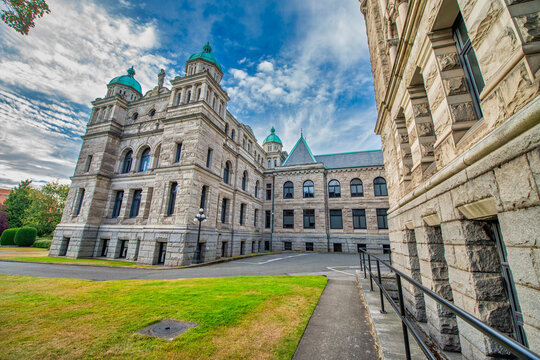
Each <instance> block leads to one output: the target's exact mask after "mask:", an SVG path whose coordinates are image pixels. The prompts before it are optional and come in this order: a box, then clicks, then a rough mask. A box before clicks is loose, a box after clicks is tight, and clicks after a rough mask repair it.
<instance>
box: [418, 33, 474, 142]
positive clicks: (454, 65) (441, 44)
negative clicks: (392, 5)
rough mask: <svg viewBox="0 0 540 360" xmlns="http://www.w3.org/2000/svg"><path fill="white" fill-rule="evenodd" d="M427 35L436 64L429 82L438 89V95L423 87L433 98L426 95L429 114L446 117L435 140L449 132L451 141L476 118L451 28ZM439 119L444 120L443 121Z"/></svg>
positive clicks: (441, 139) (459, 137) (442, 139)
mask: <svg viewBox="0 0 540 360" xmlns="http://www.w3.org/2000/svg"><path fill="white" fill-rule="evenodd" d="M428 36H429V39H430V40H431V44H432V48H433V53H434V55H435V61H436V64H437V66H436V76H435V79H434V81H433V83H432V84H431V85H432V87H437V88H438V89H439V95H438V96H437V92H436V91H434V92H432V91H431V90H430V89H431V87H430V88H428V89H427V90H428V94H430V95H432V96H431V97H433V99H431V97H430V100H432V101H430V103H431V104H432V109H431V110H432V111H433V113H437V114H439V115H441V116H442V117H448V118H449V119H448V121H447V125H446V128H445V129H443V133H442V134H441V136H440V139H439V142H441V141H444V139H445V138H446V136H447V135H450V134H451V135H452V138H453V142H454V144H455V143H457V142H458V141H459V139H461V137H463V135H464V134H465V132H467V130H469V129H470V128H471V126H473V125H474V124H476V121H477V120H478V118H477V116H476V112H475V110H474V105H473V102H472V97H471V94H470V92H469V88H468V86H467V80H466V79H465V72H464V71H463V68H462V66H461V62H460V60H459V55H458V52H457V48H456V44H455V42H454V39H453V36H452V30H451V29H445V30H439V31H435V32H432V33H430V34H429V35H428ZM437 75H438V76H437ZM426 88H427V87H426ZM440 91H442V94H440ZM441 95H442V96H441ZM441 121H442V122H444V120H441ZM448 125H450V126H448ZM437 145H438V144H437Z"/></svg>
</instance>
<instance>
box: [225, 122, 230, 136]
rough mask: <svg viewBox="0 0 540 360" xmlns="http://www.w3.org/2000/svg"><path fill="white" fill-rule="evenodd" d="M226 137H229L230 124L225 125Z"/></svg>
mask: <svg viewBox="0 0 540 360" xmlns="http://www.w3.org/2000/svg"><path fill="white" fill-rule="evenodd" d="M225 135H229V124H225Z"/></svg>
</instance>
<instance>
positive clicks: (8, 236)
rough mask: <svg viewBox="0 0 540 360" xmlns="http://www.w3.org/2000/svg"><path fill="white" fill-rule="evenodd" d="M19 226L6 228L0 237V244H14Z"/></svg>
mask: <svg viewBox="0 0 540 360" xmlns="http://www.w3.org/2000/svg"><path fill="white" fill-rule="evenodd" d="M18 230H19V228H12V229H6V230H4V232H3V233H2V236H1V237H0V245H15V235H16V234H17V231H18Z"/></svg>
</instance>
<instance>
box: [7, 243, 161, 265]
mask: <svg viewBox="0 0 540 360" xmlns="http://www.w3.org/2000/svg"><path fill="white" fill-rule="evenodd" d="M48 255H49V250H47V249H40V248H34V247H17V246H10V247H1V248H0V260H17V261H28V262H42V263H53V264H83V265H106V266H130V267H143V268H153V267H155V266H150V265H137V263H135V262H133V261H120V260H106V259H69V258H59V257H49V256H48Z"/></svg>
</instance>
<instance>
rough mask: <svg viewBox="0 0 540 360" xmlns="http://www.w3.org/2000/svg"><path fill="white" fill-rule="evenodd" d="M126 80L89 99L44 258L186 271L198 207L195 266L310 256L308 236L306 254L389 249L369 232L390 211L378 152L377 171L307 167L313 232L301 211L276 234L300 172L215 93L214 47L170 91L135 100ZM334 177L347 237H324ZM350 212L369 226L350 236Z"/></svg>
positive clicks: (272, 140) (378, 234)
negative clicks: (287, 190) (354, 188)
mask: <svg viewBox="0 0 540 360" xmlns="http://www.w3.org/2000/svg"><path fill="white" fill-rule="evenodd" d="M134 75H135V71H134V70H133V69H130V70H129V71H128V75H123V76H120V77H117V78H114V79H113V80H112V81H111V82H110V83H109V84H108V91H107V94H106V97H105V98H98V99H96V100H95V101H94V102H93V103H92V104H93V105H94V108H93V111H92V115H91V117H90V121H89V122H88V126H87V131H86V134H85V135H84V136H83V145H82V148H81V152H80V155H79V159H78V162H77V166H76V169H75V174H74V176H73V177H72V178H71V180H72V184H71V188H70V191H69V195H68V198H67V201H66V207H65V210H64V214H63V217H62V221H61V223H60V224H59V225H58V227H57V228H56V231H55V235H54V239H53V243H52V246H51V249H50V255H51V256H67V257H72V258H83V257H107V258H125V259H127V260H136V261H137V262H138V263H141V264H164V265H165V266H179V265H187V264H191V263H192V262H193V256H194V253H195V249H196V244H197V238H198V223H197V222H196V221H194V216H195V215H196V214H197V213H198V211H199V208H204V210H205V214H206V217H207V220H206V221H205V222H203V223H202V227H201V233H200V239H199V243H200V250H201V257H202V261H211V260H215V259H219V258H221V257H228V256H233V255H239V254H249V253H255V252H260V251H267V250H283V249H286V248H287V249H288V248H290V249H293V250H306V247H305V243H306V242H308V240H307V239H308V238H309V239H311V240H310V241H309V242H313V243H315V244H314V246H313V250H314V251H328V243H329V241H335V242H339V243H342V244H343V245H342V247H341V248H337V247H336V248H335V251H343V252H356V251H357V248H356V244H357V243H365V244H369V243H375V244H378V245H381V244H383V243H384V244H386V246H388V231H387V230H386V229H381V230H379V229H378V228H377V226H374V225H373V224H374V222H375V223H376V221H377V216H376V212H375V211H376V210H375V208H381V209H384V210H386V209H387V208H388V199H387V196H382V197H378V198H377V199H373V197H372V191H373V190H372V182H373V179H374V178H375V177H377V176H379V177H382V176H383V169H384V167H383V161H382V152H380V151H377V152H376V153H377V154H378V156H379V158H378V160H377V161H376V164H375V165H376V166H372V165H373V164H371V163H369V164H368V163H366V164H360V163H359V164H357V165H358V166H356V167H353V168H347V169H341V170H340V169H338V168H335V167H334V168H332V169H330V168H331V167H332V166H330V167H327V166H325V165H324V163H322V162H317V163H316V164H311V165H308V167H312V168H313V169H314V170H312V169H311V168H310V169H308V170H307V171H308V172H311V171H315V173H316V175H314V176H313V178H312V180H313V181H314V182H315V196H314V198H313V199H310V200H312V201H311V202H310V203H309V205H310V206H313V208H314V209H316V214H317V215H316V216H317V221H316V225H315V229H309V231H308V230H306V231H303V230H302V227H301V226H300V224H301V219H302V218H301V217H300V216H299V215H298V214H297V216H295V226H294V229H291V231H288V230H289V229H287V231H284V229H282V225H281V224H282V223H281V222H282V217H281V216H275V217H274V216H270V221H271V224H270V226H268V227H267V226H266V223H265V222H266V211H267V210H270V211H271V210H272V209H275V211H276V213H277V212H279V213H280V214H282V208H287V209H288V208H289V205H290V204H292V203H293V201H291V202H285V203H283V204H282V198H280V196H281V193H280V190H279V189H281V182H282V181H284V180H283V179H285V178H287V179H289V180H291V181H294V182H295V186H297V187H298V186H301V185H299V184H298V181H301V180H300V179H301V178H303V177H305V176H306V175H305V174H306V170H305V169H304V168H305V165H302V164H300V165H297V166H295V167H291V166H289V167H287V169H285V168H283V166H282V165H283V162H284V161H285V159H286V158H287V155H288V154H287V153H286V152H284V151H282V144H281V140H279V137H277V135H275V134H274V129H272V134H271V136H269V137H267V139H266V140H265V142H264V143H263V146H261V145H259V144H258V143H257V139H256V138H255V136H254V134H253V132H252V130H251V128H250V127H249V126H248V125H246V124H242V123H240V122H239V121H237V120H236V119H235V117H234V116H233V115H231V114H230V113H229V112H228V111H227V103H228V101H229V97H228V95H227V93H226V92H225V91H224V90H223V89H222V88H221V86H220V81H221V78H222V76H223V74H222V72H221V67H220V65H219V63H217V61H216V60H215V58H214V57H213V55H212V54H211V48H210V46H209V45H208V44H207V45H206V46H205V47H204V51H203V52H202V53H198V54H194V55H193V56H192V57H191V58H190V59H189V60H188V61H187V63H186V76H184V77H176V78H175V79H173V80H171V82H170V83H171V88H170V89H168V88H166V87H164V86H163V84H164V76H165V74H164V72H163V71H162V72H160V74H159V75H158V85H157V86H156V87H155V88H154V89H152V90H150V91H148V92H147V93H146V94H144V95H143V94H142V93H141V90H140V89H141V88H140V85H139V84H138V83H137V82H136V80H135V79H134ZM327 157H328V156H327ZM329 159H330V160H331V159H332V156H330V158H329ZM326 161H328V160H326ZM353 165H354V164H353ZM330 176H332V178H334V177H335V178H339V179H340V181H342V182H343V183H344V187H343V192H344V196H343V197H342V198H341V200H340V199H339V198H335V199H332V201H331V202H330V205H331V208H332V209H334V208H336V209H337V208H339V209H343V223H344V224H343V225H344V226H343V229H340V230H335V231H334V230H332V231H327V230H326V229H327V225H326V224H327V220H326V217H327V215H328V214H327V213H325V209H327V207H325V206H323V205H322V204H324V203H325V200H324V199H326V198H327V197H326V195H325V194H326V193H325V191H326V183H325V182H326V178H327V177H328V179H329V180H331V179H330ZM352 178H360V179H362V181H363V182H364V184H365V185H364V186H365V190H364V191H365V194H366V195H365V196H364V197H357V198H354V199H352V198H350V197H349V196H348V195H346V194H345V189H348V184H349V182H350V180H351V179H352ZM268 184H270V186H271V188H270V189H269V190H270V192H269V193H268V194H269V195H270V196H269V197H267V190H268V189H267V188H266V186H267V185H268ZM385 186H386V185H385ZM274 189H276V191H274ZM296 191H297V192H298V194H300V192H301V190H300V189H299V188H297V190H296ZM274 193H275V194H274ZM295 199H297V200H294V209H296V210H298V211H301V209H302V203H303V200H300V199H299V198H295ZM364 202H365V204H364ZM315 206H316V208H315ZM353 208H355V209H356V208H358V209H362V208H365V209H366V216H367V224H368V225H367V229H360V230H355V229H352V225H351V221H352V220H351V217H352V215H351V209H353ZM385 214H386V212H385ZM274 220H275V224H274V223H273V222H274ZM384 222H385V223H386V215H384ZM274 231H275V233H274ZM328 233H330V236H329V235H328ZM308 235H309V236H308ZM349 235H354V239H353V240H351V239H348V238H347V237H348V236H349ZM285 237H287V239H293V238H294V240H290V241H292V242H293V243H294V245H292V246H290V247H289V246H286V241H284V239H285ZM329 239H331V240H329ZM332 239H333V240H332ZM381 249H382V246H381ZM330 251H334V248H333V247H332V248H331V249H330Z"/></svg>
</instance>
